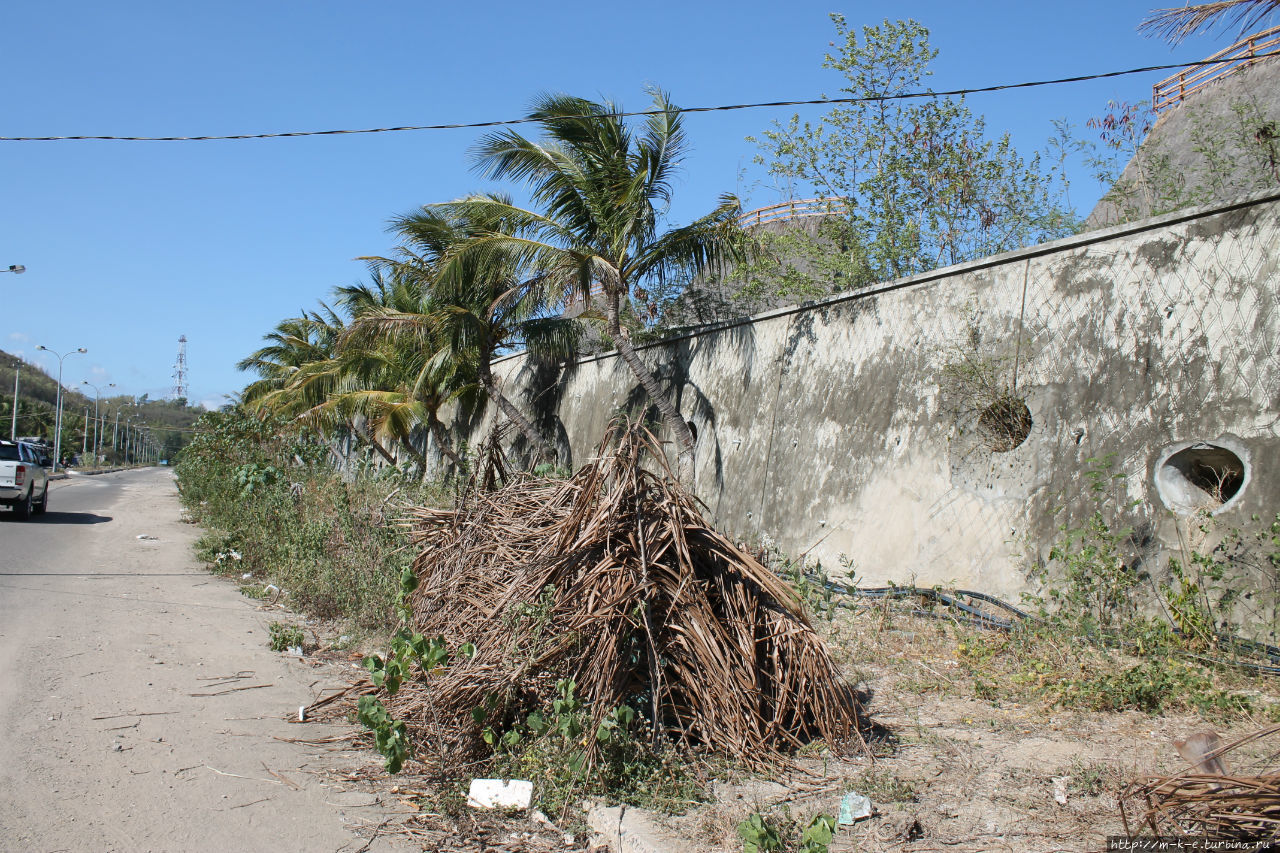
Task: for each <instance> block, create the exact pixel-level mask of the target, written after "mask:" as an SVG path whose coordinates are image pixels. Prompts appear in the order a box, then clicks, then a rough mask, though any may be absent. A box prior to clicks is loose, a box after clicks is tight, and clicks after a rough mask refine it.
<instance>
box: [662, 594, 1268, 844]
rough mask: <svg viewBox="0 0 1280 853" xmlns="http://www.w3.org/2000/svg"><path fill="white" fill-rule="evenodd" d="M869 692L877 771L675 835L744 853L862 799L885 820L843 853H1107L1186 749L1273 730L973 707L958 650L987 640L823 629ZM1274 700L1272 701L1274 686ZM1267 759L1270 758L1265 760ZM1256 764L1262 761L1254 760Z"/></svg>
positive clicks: (796, 787)
mask: <svg viewBox="0 0 1280 853" xmlns="http://www.w3.org/2000/svg"><path fill="white" fill-rule="evenodd" d="M824 630H826V631H828V632H829V633H830V635H831V636H832V641H833V644H834V645H835V646H836V648H838V649H840V653H841V655H842V656H843V657H844V658H845V659H846V666H847V668H848V669H849V670H850V671H852V672H854V673H856V674H857V675H859V676H860V677H861V678H863V679H864V680H865V682H864V683H865V684H866V685H867V686H868V687H869V688H870V689H871V690H872V693H873V696H872V699H871V702H870V704H869V710H870V712H871V716H872V718H873V719H874V721H875V723H876V724H878V725H879V726H883V727H884V728H885V729H886V731H887V734H888V737H887V739H886V740H885V741H883V742H881V743H880V744H879V745H878V746H877V747H876V749H875V752H876V754H875V756H874V759H865V758H852V759H848V760H844V761H833V760H828V761H825V762H823V761H818V760H808V761H804V762H802V764H803V769H804V771H805V772H804V773H793V774H789V775H780V776H778V777H775V778H774V779H772V780H770V781H769V782H767V783H763V784H762V783H759V782H755V783H752V782H745V783H738V784H733V785H725V786H721V788H720V794H721V796H720V798H719V799H720V801H719V802H718V803H715V804H712V805H708V806H704V807H702V808H699V809H697V810H695V811H694V812H692V813H690V814H688V815H686V816H683V817H678V818H672V819H669V820H668V821H667V824H668V826H670V827H671V828H673V829H675V830H677V831H679V832H680V833H681V834H682V835H683V836H684V837H686V838H689V839H691V841H693V842H694V846H693V847H692V849H696V850H699V851H708V853H709V852H710V851H740V850H741V849H742V842H741V839H739V838H738V836H737V834H736V833H735V832H734V828H735V827H736V826H737V824H738V822H739V821H741V820H743V819H744V818H746V817H747V816H748V815H750V814H751V813H753V812H759V813H762V814H766V815H769V816H771V817H773V818H775V819H776V820H778V821H779V822H785V821H786V820H787V819H788V818H789V819H791V820H793V821H795V823H796V824H797V825H799V826H804V825H806V824H807V823H808V822H809V821H810V820H811V819H812V817H813V816H814V815H817V814H828V815H836V814H838V812H839V808H840V801H841V797H842V796H843V795H844V794H845V793H846V792H849V791H856V792H858V793H861V794H864V795H866V796H867V797H869V798H870V799H871V801H872V802H873V804H874V806H875V811H876V814H875V815H874V816H873V817H871V818H869V819H867V820H863V821H859V822H857V823H855V824H854V825H852V826H846V827H842V828H841V829H840V830H839V832H838V834H837V836H836V839H835V842H834V843H833V844H832V845H831V850H832V851H852V850H857V851H913V853H914V851H937V850H946V851H974V853H978V852H979V851H1010V853H1033V851H1035V853H1042V852H1043V853H1049V852H1050V851H1099V850H1103V849H1105V845H1106V839H1107V836H1112V835H1123V834H1124V824H1123V822H1122V818H1121V810H1120V804H1119V794H1120V792H1121V790H1122V789H1123V788H1124V787H1125V786H1126V785H1127V784H1128V783H1130V782H1132V781H1135V780H1140V779H1147V778H1150V777H1152V776H1160V775H1167V774H1171V773H1176V772H1180V771H1182V770H1185V769H1186V764H1185V763H1184V762H1183V761H1182V760H1181V759H1180V758H1179V756H1178V754H1177V751H1176V750H1175V748H1174V747H1173V745H1172V739H1173V738H1174V737H1178V736H1185V735H1187V734H1190V733H1193V732H1196V731H1204V730H1206V729H1213V730H1215V731H1217V732H1218V733H1219V734H1221V735H1222V737H1223V740H1224V741H1227V740H1231V739H1232V738H1234V737H1236V736H1243V735H1245V734H1248V733H1251V732H1254V731H1257V730H1259V729H1261V728H1264V727H1266V726H1269V725H1271V722H1270V721H1269V720H1266V719H1261V718H1257V717H1249V716H1241V715H1235V716H1234V717H1227V718H1216V719H1212V720H1205V719H1203V718H1202V717H1200V716H1198V715H1195V714H1165V715H1155V716H1153V715H1150V714H1146V713H1141V712H1138V711H1123V712H1116V713H1099V712H1087V711H1072V710H1064V709H1061V708H1053V707H1050V706H1049V705H1047V704H1045V703H1040V702H1036V703H1027V704H1021V703H1017V702H1010V701H987V700H984V699H979V698H976V697H975V696H974V688H973V684H972V678H971V677H966V674H965V672H964V667H963V666H962V665H961V664H960V663H959V662H958V657H959V652H958V647H959V646H960V644H961V643H962V642H965V641H966V640H967V639H969V638H970V637H971V636H972V634H973V633H974V632H976V631H977V630H978V629H968V628H963V629H956V628H954V627H952V626H945V625H943V624H940V623H939V622H938V621H936V620H933V619H927V618H923V617H915V616H910V615H895V616H894V617H893V619H892V627H889V628H885V627H884V624H883V622H881V621H880V620H879V619H878V618H877V617H876V616H875V615H874V614H868V613H864V614H862V615H860V616H850V615H844V616H841V617H840V618H839V619H838V620H837V621H836V623H835V624H834V625H829V626H826V627H825V629H824ZM1262 686H1263V687H1264V688H1270V689H1269V690H1268V694H1267V695H1263V696H1259V698H1260V699H1261V700H1262V701H1263V702H1266V701H1268V700H1270V701H1274V700H1275V698H1276V696H1275V695H1274V694H1275V687H1280V684H1277V685H1274V686H1272V685H1267V684H1263V685H1262ZM1263 751H1265V748H1264V750H1263ZM1251 754H1253V753H1251Z"/></svg>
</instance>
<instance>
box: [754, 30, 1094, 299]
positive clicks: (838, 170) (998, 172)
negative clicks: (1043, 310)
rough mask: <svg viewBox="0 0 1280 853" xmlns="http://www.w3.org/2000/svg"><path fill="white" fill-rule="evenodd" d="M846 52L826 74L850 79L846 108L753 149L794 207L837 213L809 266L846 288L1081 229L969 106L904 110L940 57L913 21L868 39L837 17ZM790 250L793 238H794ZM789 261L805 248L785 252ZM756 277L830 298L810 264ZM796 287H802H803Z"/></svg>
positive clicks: (779, 130) (782, 265)
mask: <svg viewBox="0 0 1280 853" xmlns="http://www.w3.org/2000/svg"><path fill="white" fill-rule="evenodd" d="M831 19H832V21H833V22H834V23H835V27H836V32H837V35H838V38H839V40H838V41H837V42H833V44H834V45H835V48H836V49H835V51H834V52H833V53H828V54H827V55H826V58H825V60H824V62H823V66H824V67H826V68H829V69H831V70H833V71H836V72H838V73H840V74H841V75H842V76H843V77H844V81H845V82H844V85H843V86H842V87H841V90H840V91H841V95H842V96H845V97H850V98H855V99H858V100H857V101H856V102H854V103H850V104H847V105H840V106H836V107H833V108H832V110H831V111H830V112H828V113H827V114H826V115H825V116H824V117H823V119H822V121H821V122H819V123H816V124H814V123H810V122H802V121H801V120H800V117H799V116H794V117H793V118H792V119H791V120H790V121H789V122H787V123H785V124H783V123H776V122H775V124H774V126H773V127H772V128H771V129H770V130H768V131H766V132H765V133H763V134H762V135H761V136H760V137H759V138H758V139H755V138H753V139H752V140H751V141H753V142H756V143H757V144H758V145H759V147H760V155H759V157H758V158H757V162H758V163H760V164H762V165H764V166H766V167H767V169H768V171H769V174H770V175H772V176H773V177H774V178H775V179H776V180H777V181H778V183H779V186H780V187H781V188H782V189H783V190H784V192H787V193H788V194H795V193H797V192H798V193H802V194H804V195H809V194H812V195H816V196H817V197H819V198H820V199H825V200H826V201H827V203H828V204H829V205H830V209H831V213H832V215H831V216H830V217H829V219H830V222H829V223H827V224H826V226H825V227H826V230H825V231H822V230H820V231H819V233H818V234H817V235H816V236H815V237H814V239H813V240H811V241H810V243H809V246H808V253H809V255H810V256H814V257H816V256H821V255H824V254H825V255H830V254H832V253H833V252H834V253H835V254H836V255H837V256H838V258H839V261H840V263H839V265H838V266H837V267H836V268H835V269H832V265H833V260H828V261H827V262H826V269H823V270H821V271H822V272H824V273H825V274H826V275H833V273H834V274H835V275H833V278H834V279H835V284H836V286H837V288H839V289H848V288H850V287H856V286H860V285H865V284H870V283H873V282H878V281H887V280H890V279H894V278H898V277H901V276H909V275H915V274H918V273H922V272H926V271H928V270H931V269H935V268H937V267H939V266H944V265H949V264H955V263H960V262H963V261H967V260H972V259H975V258H981V257H986V256H988V255H992V254H996V253H998V252H1003V251H1007V250H1010V249H1016V248H1019V247H1022V246H1027V245H1032V244H1035V243H1039V242H1043V241H1045V240H1048V239H1053V238H1056V237H1060V236H1064V235H1066V234H1070V233H1071V232H1072V230H1073V227H1074V217H1073V216H1072V215H1071V214H1070V213H1069V212H1068V211H1067V210H1065V209H1064V208H1063V207H1062V206H1061V205H1060V204H1059V203H1058V201H1057V194H1056V192H1055V190H1054V181H1053V179H1052V178H1051V176H1050V175H1048V174H1046V173H1045V171H1044V170H1042V169H1041V164H1040V161H1039V157H1038V156H1034V157H1032V158H1030V159H1029V160H1027V159H1023V158H1022V157H1021V156H1020V155H1019V154H1018V153H1017V151H1016V150H1015V149H1014V147H1013V144H1012V143H1011V141H1010V139H1009V135H1008V134H1004V135H1002V136H1000V137H998V138H996V139H988V138H987V135H986V127H985V123H984V120H983V118H982V117H981V116H974V115H973V114H972V113H971V112H970V111H969V109H968V107H967V106H965V104H964V101H963V100H956V99H954V98H950V97H945V96H931V97H924V98H902V97H901V96H903V95H907V94H910V93H916V92H921V91H927V89H926V84H927V79H928V77H929V76H930V74H931V73H932V72H931V71H930V70H929V65H930V63H931V62H932V61H933V59H934V58H935V57H936V56H937V51H936V50H934V49H933V48H931V47H930V46H929V31H928V30H927V29H926V28H925V27H924V26H922V25H921V24H919V23H917V22H915V21H910V20H908V21H888V20H886V21H884V22H883V23H882V24H881V25H879V26H876V27H864V28H862V31H861V37H859V35H858V33H857V32H855V31H854V30H853V29H851V28H850V27H849V26H848V25H847V24H846V22H845V19H844V17H843V16H841V15H834V14H833V15H832V16H831ZM791 239H792V240H794V239H795V235H794V234H792V235H791ZM785 248H788V249H790V251H791V252H792V253H794V252H795V251H797V250H798V249H800V248H802V247H798V246H791V247H785ZM770 256H772V257H774V258H775V261H774V263H773V267H772V268H768V267H765V268H757V269H755V270H753V272H754V273H755V274H756V275H757V276H764V277H765V278H766V279H770V280H771V281H769V282H768V286H774V282H777V283H780V284H781V286H783V287H784V288H791V289H795V288H796V287H797V286H798V284H801V283H804V280H805V279H806V278H808V280H809V281H808V284H809V285H810V286H813V285H815V284H816V285H817V286H818V287H820V288H822V287H825V288H829V287H830V283H829V282H827V281H816V282H815V281H813V279H812V276H809V275H808V272H809V269H808V268H807V266H808V267H811V266H812V262H809V264H808V265H806V263H798V264H797V263H795V262H790V261H788V256H787V255H786V254H784V253H779V252H772V253H769V252H766V253H764V255H763V257H764V258H765V259H766V260H767V259H768V258H769V257H770ZM797 279H799V282H797Z"/></svg>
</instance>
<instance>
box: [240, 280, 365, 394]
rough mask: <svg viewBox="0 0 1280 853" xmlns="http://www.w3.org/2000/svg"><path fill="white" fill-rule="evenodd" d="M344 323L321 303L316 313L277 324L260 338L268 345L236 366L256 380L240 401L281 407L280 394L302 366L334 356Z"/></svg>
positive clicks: (306, 312)
mask: <svg viewBox="0 0 1280 853" xmlns="http://www.w3.org/2000/svg"><path fill="white" fill-rule="evenodd" d="M343 325H344V324H343V321H342V318H340V317H339V316H338V315H337V314H336V313H334V311H333V309H332V308H330V307H329V306H328V305H325V304H324V303H321V305H320V310H319V311H303V312H301V313H300V314H299V316H297V317H289V318H287V319H285V320H281V321H280V322H279V323H277V324H276V327H275V329H274V330H273V331H271V332H269V333H268V334H266V335H265V336H264V337H263V340H264V341H266V342H267V344H266V346H263V347H261V348H259V349H257V350H255V351H254V352H253V353H252V354H251V355H249V356H248V357H247V358H244V359H242V360H241V361H240V362H239V363H237V364H236V369H237V370H243V371H252V372H253V373H256V374H258V379H257V381H255V382H251V383H250V384H249V385H248V386H247V387H246V388H245V389H244V392H243V393H242V394H241V402H242V403H244V404H245V405H247V406H249V407H250V408H258V407H260V406H263V405H264V401H274V402H266V403H265V407H266V408H273V409H274V408H280V407H281V406H282V405H283V398H285V397H288V396H289V395H288V394H285V393H282V392H284V389H285V388H287V386H289V384H290V383H291V382H292V381H293V378H294V374H295V373H296V372H297V371H298V369H299V368H301V367H302V366H303V365H305V364H309V363H311V362H315V361H324V360H327V359H330V358H332V357H333V355H334V348H335V346H336V345H337V341H338V336H339V335H340V334H341V333H342V329H343Z"/></svg>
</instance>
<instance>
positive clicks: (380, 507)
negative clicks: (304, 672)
mask: <svg viewBox="0 0 1280 853" xmlns="http://www.w3.org/2000/svg"><path fill="white" fill-rule="evenodd" d="M198 427H199V429H200V432H199V433H197V434H196V436H195V438H194V440H193V441H192V442H191V444H190V445H188V446H187V448H186V449H185V450H184V452H183V454H182V456H181V459H180V461H179V462H178V465H177V474H178V491H179V495H180V496H181V499H182V504H183V507H184V508H185V511H186V513H187V517H188V518H189V519H190V520H191V521H192V522H194V523H196V524H199V525H201V526H202V527H204V528H205V533H204V534H203V536H201V538H200V540H199V541H198V543H197V546H196V554H197V556H198V557H199V558H200V559H201V560H203V561H204V562H205V563H207V564H208V565H209V566H210V568H211V569H213V570H214V571H216V572H218V573H220V574H224V575H227V576H228V577H231V578H234V579H235V580H236V581H237V582H238V583H239V584H240V585H241V587H242V589H243V590H244V591H245V592H246V593H247V594H250V595H252V596H253V597H257V598H263V597H268V596H269V597H271V598H273V599H279V600H283V601H286V602H287V603H288V604H289V605H290V606H291V607H293V608H294V609H296V610H299V611H301V612H304V613H307V614H309V615H311V616H314V617H318V618H322V619H333V620H339V621H341V622H343V623H345V624H346V625H347V626H348V629H349V630H355V631H363V632H366V633H377V632H379V631H382V632H385V631H386V630H387V629H389V628H390V627H391V626H393V625H394V624H395V612H394V604H395V599H396V594H397V592H398V589H399V578H400V574H401V572H402V571H403V570H404V569H405V568H407V567H408V565H409V563H410V561H411V558H410V557H409V555H408V554H407V553H406V552H405V550H404V545H405V540H404V538H403V536H402V535H401V533H400V531H399V529H398V528H396V527H395V526H394V523H393V522H394V520H395V517H396V505H395V504H393V503H392V501H393V500H397V499H398V500H401V501H410V502H414V503H432V502H434V501H441V500H447V499H448V496H447V495H446V494H445V493H444V492H442V491H440V490H439V489H437V488H434V487H432V486H431V485H422V484H420V483H417V482H412V481H410V482H406V481H405V479H404V478H403V477H402V476H401V474H400V472H399V471H398V470H396V469H394V468H391V469H387V470H386V471H385V472H384V473H382V474H381V475H379V474H378V473H377V472H375V471H374V470H373V469H372V467H371V468H370V470H369V471H368V472H366V475H365V476H358V477H352V478H350V479H349V480H347V479H343V478H342V477H340V476H339V475H338V474H337V472H335V471H334V469H333V467H332V466H331V465H329V464H327V461H326V457H327V456H328V455H329V453H330V449H329V448H328V446H327V445H325V444H324V443H323V442H320V441H318V440H317V439H316V436H315V433H314V432H312V431H310V430H306V429H301V430H299V429H297V428H296V426H293V427H291V426H290V425H287V424H285V423H284V422H282V421H280V420H276V419H272V418H262V417H259V416H254V415H249V414H246V413H245V412H243V411H242V410H239V409H235V408H232V409H228V410H227V411H222V412H209V413H207V414H205V415H204V416H202V417H201V419H200V420H199V422H198ZM268 586H271V587H272V589H271V590H270V591H267V587H268Z"/></svg>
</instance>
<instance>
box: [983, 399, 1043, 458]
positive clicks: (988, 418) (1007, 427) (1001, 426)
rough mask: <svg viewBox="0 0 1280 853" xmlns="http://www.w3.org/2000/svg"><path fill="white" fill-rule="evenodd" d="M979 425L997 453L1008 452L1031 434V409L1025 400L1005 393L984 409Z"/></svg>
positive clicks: (988, 444)
mask: <svg viewBox="0 0 1280 853" xmlns="http://www.w3.org/2000/svg"><path fill="white" fill-rule="evenodd" d="M978 426H980V427H981V428H982V432H983V434H984V435H985V436H986V440H987V447H989V448H991V449H992V450H993V451H995V452H996V453H1007V452H1008V451H1010V450H1013V449H1014V448H1015V447H1017V446H1019V445H1020V444H1022V442H1024V441H1026V440H1027V436H1028V435H1030V434H1031V410H1030V409H1028V408H1027V404H1026V402H1025V401H1024V400H1022V399H1020V398H1018V397H1014V396H1013V395H1012V394H1004V395H1002V396H1001V397H1000V398H999V399H997V400H996V401H995V402H994V403H992V404H991V405H989V406H987V407H986V408H985V409H983V410H982V412H981V413H980V414H979V415H978Z"/></svg>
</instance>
